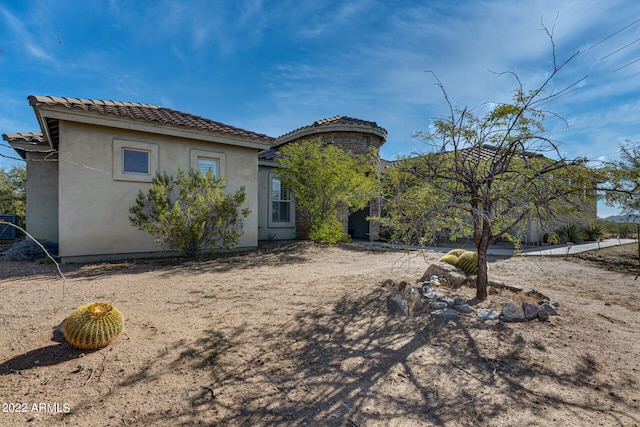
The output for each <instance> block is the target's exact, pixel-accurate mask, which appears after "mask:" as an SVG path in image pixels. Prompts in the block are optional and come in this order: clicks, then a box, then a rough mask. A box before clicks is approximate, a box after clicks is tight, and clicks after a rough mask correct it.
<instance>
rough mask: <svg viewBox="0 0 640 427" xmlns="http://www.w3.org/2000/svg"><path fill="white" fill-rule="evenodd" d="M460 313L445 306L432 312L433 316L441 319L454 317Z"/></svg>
mask: <svg viewBox="0 0 640 427" xmlns="http://www.w3.org/2000/svg"><path fill="white" fill-rule="evenodd" d="M457 315H458V312H457V311H455V310H454V309H453V308H445V309H442V310H436V311H432V312H431V317H436V318H440V319H453V318H454V317H456V316H457Z"/></svg>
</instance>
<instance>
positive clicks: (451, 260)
mask: <svg viewBox="0 0 640 427" xmlns="http://www.w3.org/2000/svg"><path fill="white" fill-rule="evenodd" d="M440 262H446V263H447V264H451V265H453V266H457V265H458V257H457V256H455V255H453V254H446V255H445V256H443V257H442V258H440Z"/></svg>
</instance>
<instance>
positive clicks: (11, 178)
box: [0, 166, 27, 224]
mask: <svg viewBox="0 0 640 427" xmlns="http://www.w3.org/2000/svg"><path fill="white" fill-rule="evenodd" d="M26 183H27V171H26V168H25V167H24V166H13V167H11V168H10V169H5V168H1V169H0V213H6V214H16V215H18V216H19V217H20V223H21V224H24V221H25V216H26V212H27V203H26V200H27V191H26Z"/></svg>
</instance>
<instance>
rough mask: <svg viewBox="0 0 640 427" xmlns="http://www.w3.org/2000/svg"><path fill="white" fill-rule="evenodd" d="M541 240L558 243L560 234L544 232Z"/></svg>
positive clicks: (551, 243) (552, 243)
mask: <svg viewBox="0 0 640 427" xmlns="http://www.w3.org/2000/svg"><path fill="white" fill-rule="evenodd" d="M542 241H543V242H544V243H548V244H550V245H559V244H560V243H561V239H560V236H559V235H558V233H556V232H552V233H544V236H543V237H542Z"/></svg>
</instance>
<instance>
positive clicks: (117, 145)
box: [113, 139, 159, 182]
mask: <svg viewBox="0 0 640 427" xmlns="http://www.w3.org/2000/svg"><path fill="white" fill-rule="evenodd" d="M126 151H137V152H145V153H147V160H148V169H147V172H146V173H141V172H132V171H129V172H127V171H125V169H124V167H125V161H124V156H125V152H126ZM158 153H159V147H158V145H157V144H152V143H148V142H140V141H128V140H124V139H114V140H113V179H114V180H115V181H133V182H152V181H153V178H154V177H155V176H156V174H157V173H158Z"/></svg>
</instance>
